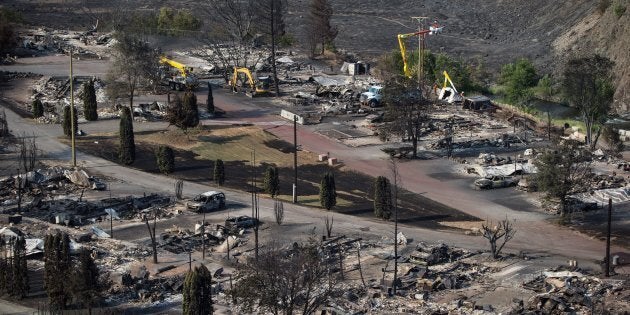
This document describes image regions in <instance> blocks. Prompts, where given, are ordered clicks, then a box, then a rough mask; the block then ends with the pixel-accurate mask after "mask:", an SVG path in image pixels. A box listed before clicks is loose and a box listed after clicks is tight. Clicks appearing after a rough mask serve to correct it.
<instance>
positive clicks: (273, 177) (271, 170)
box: [264, 166, 280, 198]
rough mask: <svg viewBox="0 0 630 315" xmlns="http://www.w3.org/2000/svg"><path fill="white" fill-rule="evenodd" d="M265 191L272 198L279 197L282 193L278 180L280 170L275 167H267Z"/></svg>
mask: <svg viewBox="0 0 630 315" xmlns="http://www.w3.org/2000/svg"><path fill="white" fill-rule="evenodd" d="M264 189H265V192H266V193H268V194H269V195H270V196H271V198H273V197H275V196H277V195H278V193H279V192H280V179H279V178H278V168H276V167H275V166H269V167H267V170H266V171H265V178H264Z"/></svg>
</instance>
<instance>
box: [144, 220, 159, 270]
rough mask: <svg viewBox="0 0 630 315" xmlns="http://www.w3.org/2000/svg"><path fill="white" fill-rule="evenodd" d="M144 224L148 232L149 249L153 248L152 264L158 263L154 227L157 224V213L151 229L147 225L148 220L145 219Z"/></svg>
mask: <svg viewBox="0 0 630 315" xmlns="http://www.w3.org/2000/svg"><path fill="white" fill-rule="evenodd" d="M144 222H145V223H146V224H147V229H148V230H149V237H150V238H151V247H152V248H153V263H154V264H157V263H158V258H157V241H156V239H155V225H156V224H157V212H156V213H155V215H154V216H153V228H151V226H150V225H149V220H148V219H147V218H145V220H144Z"/></svg>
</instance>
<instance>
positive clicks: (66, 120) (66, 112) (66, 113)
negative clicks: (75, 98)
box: [61, 106, 79, 137]
mask: <svg viewBox="0 0 630 315" xmlns="http://www.w3.org/2000/svg"><path fill="white" fill-rule="evenodd" d="M73 109H74V132H77V126H78V119H79V118H78V117H77V116H78V115H77V108H76V107H73ZM71 119H72V115H70V106H64V107H63V122H62V124H61V127H62V128H63V134H64V135H65V136H66V137H70V136H72V126H71V125H70V120H71Z"/></svg>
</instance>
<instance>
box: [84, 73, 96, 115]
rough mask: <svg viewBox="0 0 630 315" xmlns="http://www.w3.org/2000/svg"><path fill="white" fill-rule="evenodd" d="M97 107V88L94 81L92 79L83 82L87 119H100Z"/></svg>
mask: <svg viewBox="0 0 630 315" xmlns="http://www.w3.org/2000/svg"><path fill="white" fill-rule="evenodd" d="M96 108H97V102H96V90H95V89H94V81H92V80H90V81H88V82H85V84H83V116H85V120H87V121H95V120H97V119H98V113H97V111H96Z"/></svg>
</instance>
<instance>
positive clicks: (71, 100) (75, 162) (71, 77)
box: [70, 48, 77, 167]
mask: <svg viewBox="0 0 630 315" xmlns="http://www.w3.org/2000/svg"><path fill="white" fill-rule="evenodd" d="M73 83H74V76H73V74H72V48H70V131H71V132H72V136H71V138H70V139H71V142H72V166H75V167H76V166H77V153H76V143H75V139H74V138H75V136H76V134H77V131H76V130H75V126H74V86H73Z"/></svg>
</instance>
